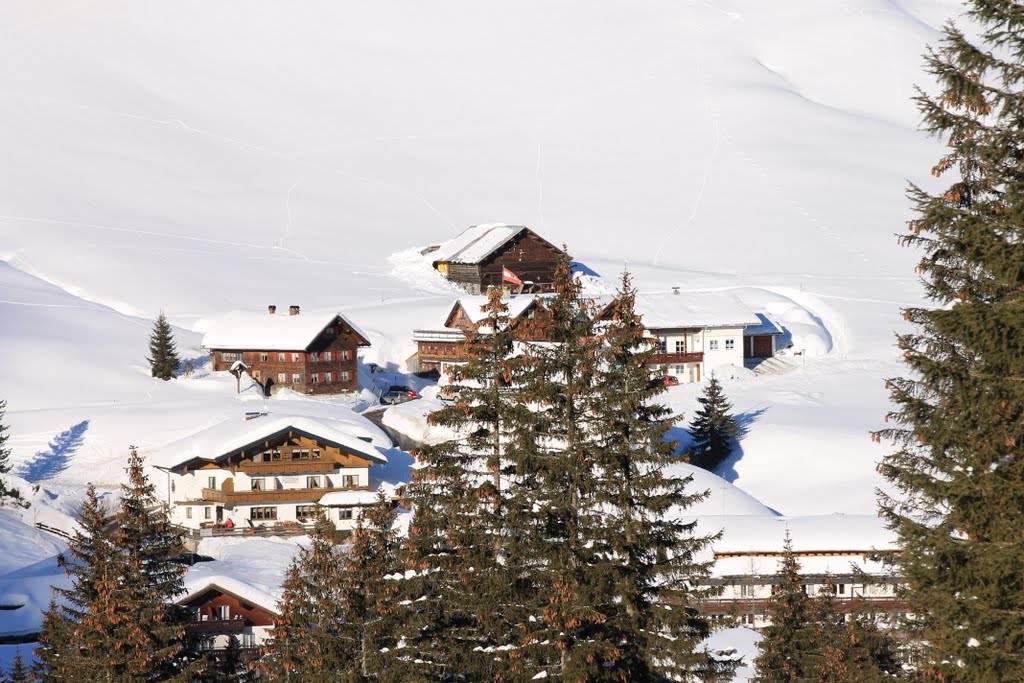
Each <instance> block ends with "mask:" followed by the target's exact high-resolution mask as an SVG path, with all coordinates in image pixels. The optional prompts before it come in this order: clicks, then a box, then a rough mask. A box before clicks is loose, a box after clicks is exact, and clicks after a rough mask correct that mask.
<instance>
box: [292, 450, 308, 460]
mask: <svg viewBox="0 0 1024 683" xmlns="http://www.w3.org/2000/svg"><path fill="white" fill-rule="evenodd" d="M292 460H309V450H308V449H305V448H293V449H292Z"/></svg>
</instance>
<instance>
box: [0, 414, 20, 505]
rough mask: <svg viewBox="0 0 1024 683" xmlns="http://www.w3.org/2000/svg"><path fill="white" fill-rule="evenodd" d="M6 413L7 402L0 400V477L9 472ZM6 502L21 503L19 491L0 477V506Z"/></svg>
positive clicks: (9, 450)
mask: <svg viewBox="0 0 1024 683" xmlns="http://www.w3.org/2000/svg"><path fill="white" fill-rule="evenodd" d="M6 413H7V400H6V399H0V475H4V474H7V473H8V472H10V471H11V449H10V448H9V447H8V446H7V440H8V439H9V438H10V435H9V434H8V433H7V431H8V429H7V425H5V424H4V415H5V414H6ZM7 500H13V501H15V502H21V491H19V490H18V489H16V488H14V487H13V486H10V485H9V484H8V483H7V482H6V481H5V480H4V478H3V476H0V505H3V504H4V502H5V501H7Z"/></svg>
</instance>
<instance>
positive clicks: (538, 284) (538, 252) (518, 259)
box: [434, 227, 566, 294]
mask: <svg viewBox="0 0 1024 683" xmlns="http://www.w3.org/2000/svg"><path fill="white" fill-rule="evenodd" d="M564 256H566V254H565V252H564V251H562V250H561V249H559V248H558V247H556V246H555V245H553V244H551V243H550V242H548V241H547V240H545V239H544V238H543V237H541V236H539V235H538V234H537V233H535V232H534V231H532V230H530V229H529V228H527V227H523V228H522V229H521V230H520V231H519V232H518V233H517V234H516V235H515V236H513V237H512V238H511V239H509V240H508V241H507V242H505V243H503V244H500V245H498V246H496V247H495V248H494V249H493V250H492V251H491V252H490V253H488V254H487V255H485V256H483V257H482V258H480V259H479V260H477V261H474V262H462V261H459V260H450V261H435V262H434V267H435V268H436V269H437V270H438V271H439V272H440V273H441V274H442V275H444V276H445V277H446V278H448V279H449V280H451V281H452V282H454V283H456V284H457V285H459V287H461V288H462V289H464V290H466V291H467V292H469V293H470V294H484V293H485V292H487V288H488V287H501V286H502V285H503V280H502V269H503V268H508V269H509V270H511V271H512V272H513V273H515V274H516V275H517V276H518V277H519V279H521V280H522V281H523V282H524V283H526V284H524V286H523V288H522V290H521V291H520V290H519V288H518V285H513V291H516V292H517V293H545V292H552V291H554V280H555V267H556V266H557V265H558V262H559V260H560V259H561V258H562V257H564Z"/></svg>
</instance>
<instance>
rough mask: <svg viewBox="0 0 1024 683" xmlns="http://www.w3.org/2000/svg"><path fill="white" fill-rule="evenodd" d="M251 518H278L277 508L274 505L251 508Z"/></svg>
mask: <svg viewBox="0 0 1024 683" xmlns="http://www.w3.org/2000/svg"><path fill="white" fill-rule="evenodd" d="M249 519H277V508H276V507H274V506H268V507H257V508H252V509H250V510H249Z"/></svg>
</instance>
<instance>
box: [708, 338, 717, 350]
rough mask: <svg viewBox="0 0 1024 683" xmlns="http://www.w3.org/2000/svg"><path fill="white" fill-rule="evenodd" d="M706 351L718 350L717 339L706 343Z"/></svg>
mask: <svg viewBox="0 0 1024 683" xmlns="http://www.w3.org/2000/svg"><path fill="white" fill-rule="evenodd" d="M708 349H709V350H710V351H717V350H718V340H717V339H711V340H709V341H708Z"/></svg>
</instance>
